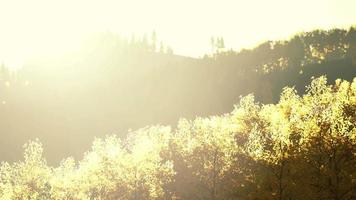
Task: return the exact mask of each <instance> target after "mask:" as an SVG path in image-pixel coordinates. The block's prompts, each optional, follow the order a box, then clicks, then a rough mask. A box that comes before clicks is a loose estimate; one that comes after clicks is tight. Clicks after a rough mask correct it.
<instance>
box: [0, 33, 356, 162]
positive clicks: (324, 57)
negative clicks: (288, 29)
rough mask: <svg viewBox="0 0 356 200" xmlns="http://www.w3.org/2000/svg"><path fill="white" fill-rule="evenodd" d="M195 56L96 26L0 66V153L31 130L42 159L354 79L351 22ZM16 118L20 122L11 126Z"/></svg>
mask: <svg viewBox="0 0 356 200" xmlns="http://www.w3.org/2000/svg"><path fill="white" fill-rule="evenodd" d="M207 43H211V47H212V52H211V53H209V54H207V55H205V56H202V57H201V58H191V57H186V56H179V55H175V54H174V50H172V48H171V47H169V45H167V44H165V43H164V42H162V40H161V39H160V37H159V33H156V32H151V33H147V34H143V35H141V36H139V35H136V36H132V37H131V38H130V37H129V38H128V37H124V36H121V35H120V34H117V33H114V32H109V31H108V32H100V33H97V34H94V35H93V36H92V37H90V38H88V41H87V42H86V43H85V45H83V46H82V47H81V49H80V50H79V51H78V52H74V53H67V54H63V55H56V56H52V57H49V56H47V57H39V58H33V59H32V60H28V61H27V62H26V63H25V64H24V66H23V67H22V68H21V69H19V70H17V71H11V70H8V68H7V63H5V62H4V63H3V64H2V65H1V67H0V102H1V104H0V119H1V120H0V132H1V133H2V138H3V139H2V140H0V155H1V157H2V159H3V160H6V161H18V160H19V159H21V155H22V149H21V148H20V147H21V146H22V145H23V144H24V143H26V142H27V141H29V140H33V139H35V138H39V139H40V140H41V142H42V143H43V144H44V146H45V147H46V149H47V151H46V152H45V157H46V158H48V162H49V163H50V164H53V165H57V164H58V163H59V161H60V160H61V159H62V158H63V157H68V156H73V157H74V158H76V159H81V158H82V155H83V153H84V152H85V151H86V150H87V149H89V148H90V146H91V143H92V141H93V140H94V138H95V137H104V136H105V135H107V134H113V133H114V134H117V135H118V137H120V138H121V139H123V138H125V137H126V133H127V132H128V130H137V129H139V128H142V127H145V126H149V125H157V124H161V125H167V126H172V127H173V128H176V126H177V121H178V120H179V119H180V118H186V119H188V120H193V119H195V118H196V117H197V116H200V117H208V116H211V115H222V114H224V113H228V112H230V111H231V109H232V108H233V105H234V104H236V102H238V101H239V98H240V96H246V95H248V94H250V93H253V94H254V96H255V99H256V101H258V102H260V103H264V104H268V103H277V102H278V101H279V100H280V95H279V94H280V93H281V92H282V89H283V88H284V87H285V86H289V87H294V88H295V89H296V91H297V93H298V94H299V95H303V94H304V91H305V87H306V86H307V84H308V83H309V82H310V80H311V78H312V77H314V78H316V77H320V76H322V75H326V77H327V78H328V84H333V83H334V82H335V80H336V79H338V78H340V79H343V80H347V81H349V82H351V81H352V80H353V78H354V77H356V70H355V66H356V58H355V55H356V27H355V26H350V27H349V28H345V29H340V28H335V29H329V30H319V29H316V30H314V31H309V32H300V33H297V34H294V35H291V36H290V37H289V38H288V39H286V40H276V41H265V42H263V43H261V44H259V45H256V46H255V47H254V48H251V49H243V50H239V51H234V50H231V49H228V48H226V47H225V46H228V44H226V42H224V39H223V38H222V37H213V38H212V40H211V41H207ZM18 124H21V126H19V125H18Z"/></svg>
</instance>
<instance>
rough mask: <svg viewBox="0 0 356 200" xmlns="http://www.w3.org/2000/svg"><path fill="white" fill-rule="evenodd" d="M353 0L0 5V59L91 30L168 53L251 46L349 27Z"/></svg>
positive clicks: (43, 51)
mask: <svg viewBox="0 0 356 200" xmlns="http://www.w3.org/2000/svg"><path fill="white" fill-rule="evenodd" d="M354 8H356V2H355V1H353V0H315V1H309V0H300V1H286V0H271V1H258V0H250V1H240V0H238V1H237V0H235V1H229V0H219V1H206V0H196V1H189V0H179V1H178V0H152V1H140V0H132V1H122V0H118V1H114V0H100V1H85V0H79V1H71V0H61V1H48V0H33V1H20V0H11V1H1V2H0V25H1V26H0V44H1V45H0V60H1V61H2V62H5V63H6V64H7V65H8V66H9V67H12V68H18V67H20V66H21V65H22V64H23V63H24V61H25V60H26V59H28V58H29V57H31V56H34V55H48V54H56V53H58V52H67V51H70V50H73V49H75V48H76V47H77V46H78V44H79V43H81V42H82V40H83V38H85V37H86V36H88V35H90V34H92V33H95V32H98V31H112V32H118V33H120V34H122V35H132V34H137V35H142V34H144V33H150V32H152V31H153V30H155V31H156V32H157V34H158V36H159V38H160V39H161V40H163V41H164V42H165V43H167V44H169V45H170V46H171V47H172V48H173V49H174V52H175V54H179V55H186V56H192V57H200V56H203V55H204V54H206V53H210V52H209V51H208V50H209V49H210V43H209V41H210V38H211V36H222V37H224V39H225V44H226V47H227V48H233V49H235V50H238V49H240V48H248V47H253V46H255V45H256V44H258V43H260V42H262V41H265V40H269V39H282V38H287V37H289V36H290V35H291V34H295V33H296V32H301V31H309V30H312V29H316V28H324V29H328V28H335V27H346V26H348V25H350V24H352V23H354V22H356V12H354Z"/></svg>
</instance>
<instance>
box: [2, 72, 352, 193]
mask: <svg viewBox="0 0 356 200" xmlns="http://www.w3.org/2000/svg"><path fill="white" fill-rule="evenodd" d="M355 124H356V78H355V79H354V80H353V82H348V81H343V80H340V79H338V80H336V82H335V84H334V85H328V84H327V80H326V78H325V77H320V78H317V79H314V80H313V81H312V82H311V84H310V85H309V86H308V88H307V90H306V94H305V95H303V96H299V95H298V94H297V92H296V91H295V90H294V89H293V88H288V87H286V88H284V89H283V92H282V93H281V96H280V100H279V101H278V103H275V104H260V103H257V102H256V101H255V100H254V97H253V95H248V96H245V97H243V98H241V99H240V102H239V103H238V104H236V105H235V107H234V109H233V111H232V112H230V113H226V114H224V115H216V116H210V117H197V118H195V119H193V120H189V119H184V118H182V119H180V120H179V123H178V126H177V128H171V127H169V126H150V127H146V128H142V129H138V130H137V131H132V132H129V133H128V135H127V136H126V137H125V138H124V139H120V138H119V137H118V136H117V135H110V136H106V137H103V138H101V139H95V140H94V142H93V144H92V147H91V149H89V150H88V151H87V152H86V153H85V154H84V158H83V159H81V160H80V161H76V160H75V159H73V158H71V157H70V158H66V159H64V160H63V161H62V162H61V164H60V165H59V166H57V167H52V166H50V165H48V164H47V162H46V159H45V158H44V154H45V152H46V148H43V146H42V144H41V142H40V141H38V140H34V141H29V142H28V143H27V144H26V145H25V146H24V158H23V159H22V160H21V161H18V162H15V163H7V162H4V163H2V164H1V167H0V198H1V199H58V200H59V199H78V200H79V199H80V200H81V199H83V200H84V199H85V200H86V199H107V200H109V199H113V200H114V199H211V200H214V199H355V197H356V196H355V189H356V182H355V180H356V170H355V166H356V127H355Z"/></svg>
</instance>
